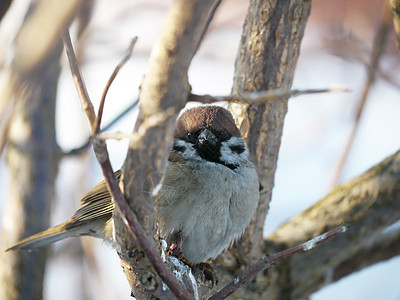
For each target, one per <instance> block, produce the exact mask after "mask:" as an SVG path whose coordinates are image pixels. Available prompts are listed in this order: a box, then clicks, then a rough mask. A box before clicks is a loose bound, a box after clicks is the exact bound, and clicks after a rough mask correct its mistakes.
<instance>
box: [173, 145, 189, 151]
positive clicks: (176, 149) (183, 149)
mask: <svg viewBox="0 0 400 300" xmlns="http://www.w3.org/2000/svg"><path fill="white" fill-rule="evenodd" d="M185 150H186V148H185V147H184V146H178V145H176V144H174V146H173V147H172V151H176V152H185Z"/></svg>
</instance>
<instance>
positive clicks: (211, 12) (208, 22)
mask: <svg viewBox="0 0 400 300" xmlns="http://www.w3.org/2000/svg"><path fill="white" fill-rule="evenodd" d="M221 2H222V0H216V1H215V3H214V5H213V7H212V8H211V10H210V12H209V14H208V17H207V21H206V22H205V25H204V27H203V32H202V33H201V37H200V39H199V42H198V43H197V46H196V52H197V51H199V48H200V45H201V43H202V42H203V40H204V36H205V35H206V32H207V29H208V27H209V25H210V23H211V21H212V20H213V19H214V15H215V12H216V11H217V8H218V7H219V5H220V4H221Z"/></svg>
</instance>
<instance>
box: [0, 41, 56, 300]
mask: <svg viewBox="0 0 400 300" xmlns="http://www.w3.org/2000/svg"><path fill="white" fill-rule="evenodd" d="M61 50H62V47H61V44H60V43H58V45H57V47H56V49H55V50H54V51H53V52H52V53H51V54H50V55H49V56H48V57H47V59H46V60H45V61H44V62H43V65H42V66H41V68H40V70H41V71H39V72H37V73H36V74H35V76H33V77H32V78H31V80H29V81H25V83H24V84H23V85H21V86H20V91H19V92H18V93H17V94H16V99H15V101H16V106H15V109H14V112H13V118H12V119H11V124H10V131H9V139H8V149H7V163H8V166H9V170H10V178H11V179H10V185H9V189H10V190H9V196H8V199H7V200H8V201H7V203H6V207H5V209H4V212H3V224H2V225H3V230H2V234H1V240H2V244H3V245H4V247H7V246H10V245H12V244H14V243H15V242H17V241H18V240H21V239H22V238H25V237H27V236H29V235H31V234H34V233H37V232H39V231H41V230H44V229H46V228H48V227H49V218H50V206H51V201H52V200H53V199H54V183H55V178H56V176H57V165H58V160H59V149H58V147H57V144H56V136H55V100H56V95H57V84H58V77H59V74H60V64H59V59H60V55H61ZM46 253H47V251H46V248H42V249H40V250H37V251H32V252H27V251H13V252H4V251H0V265H1V266H2V267H1V268H0V278H1V279H0V280H1V282H0V284H1V288H0V299H8V300H13V299H38V300H39V299H42V298H43V296H42V289H43V277H44V269H45V262H46Z"/></svg>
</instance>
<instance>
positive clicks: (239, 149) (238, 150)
mask: <svg viewBox="0 0 400 300" xmlns="http://www.w3.org/2000/svg"><path fill="white" fill-rule="evenodd" d="M229 148H231V150H232V152H235V153H237V154H240V153H243V152H244V150H245V148H244V146H243V145H233V146H229Z"/></svg>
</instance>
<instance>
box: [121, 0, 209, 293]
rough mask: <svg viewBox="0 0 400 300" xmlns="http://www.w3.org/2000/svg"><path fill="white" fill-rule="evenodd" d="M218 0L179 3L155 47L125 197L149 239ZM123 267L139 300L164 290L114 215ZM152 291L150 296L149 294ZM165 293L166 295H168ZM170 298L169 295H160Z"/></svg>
mask: <svg viewBox="0 0 400 300" xmlns="http://www.w3.org/2000/svg"><path fill="white" fill-rule="evenodd" d="M214 2H215V1H214V0H206V1H205V0H195V1H193V0H190V1H187V0H178V1H175V2H174V4H173V5H172V7H171V8H170V11H169V14H168V16H167V20H166V24H165V26H164V27H163V32H162V35H161V39H160V41H159V42H158V44H157V45H156V46H155V47H154V48H153V52H152V55H151V67H150V71H149V73H148V74H147V75H146V78H145V79H144V81H143V84H142V87H141V93H140V114H139V117H138V121H137V123H136V128H135V131H136V132H138V133H139V134H142V137H141V139H140V140H139V141H137V142H135V143H131V145H130V149H129V153H128V157H127V162H126V166H125V174H124V191H125V197H126V198H127V199H128V200H129V203H130V206H131V207H132V209H133V210H134V212H135V213H136V215H137V216H138V218H139V220H140V222H141V224H142V226H143V228H144V229H145V231H146V232H147V233H148V236H149V237H150V238H153V235H154V213H155V208H154V206H155V202H154V198H153V197H152V196H151V193H152V191H153V190H154V188H155V187H156V185H157V184H158V183H159V181H160V179H161V175H162V173H163V169H164V166H165V162H166V157H167V153H168V150H169V148H170V143H171V141H172V136H173V130H174V121H175V118H176V116H177V114H178V113H179V111H180V109H182V108H183V107H184V105H185V104H186V101H187V98H188V95H189V92H190V87H189V84H188V79H187V70H188V68H189V65H190V62H191V60H192V58H193V55H194V53H195V51H196V48H197V45H198V43H199V40H200V38H201V35H202V32H203V28H204V26H206V23H207V16H208V14H209V12H210V9H211V7H213V4H214ZM114 217H115V218H114V219H115V220H116V224H115V228H116V232H117V240H118V242H119V244H120V245H121V251H119V255H120V258H121V265H122V266H123V268H124V272H125V275H126V277H127V279H128V281H129V283H130V286H131V289H132V291H133V294H134V295H135V296H136V297H137V298H138V299H147V298H150V297H151V295H150V294H151V293H154V292H155V291H156V290H158V291H160V292H161V293H162V292H163V290H162V289H160V282H157V280H156V277H157V276H156V275H155V274H154V273H153V271H152V269H151V268H150V266H149V264H148V262H147V260H145V259H142V258H141V257H140V256H139V257H136V259H132V258H131V257H129V254H131V252H130V251H131V250H132V249H135V242H134V241H133V239H132V237H131V236H130V234H129V233H128V232H127V231H126V230H125V228H124V226H125V225H124V224H123V223H122V222H121V221H120V220H119V218H118V216H116V214H114ZM149 292H150V293H149ZM164 293H165V291H164ZM156 295H157V296H158V297H162V298H163V299H164V298H166V297H167V296H166V295H160V294H157V292H156Z"/></svg>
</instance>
